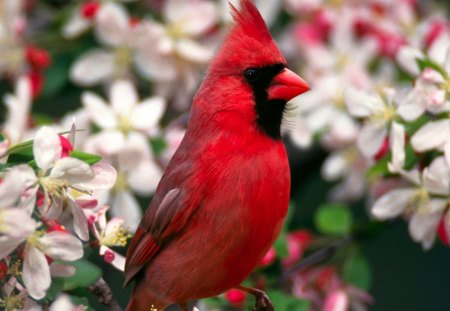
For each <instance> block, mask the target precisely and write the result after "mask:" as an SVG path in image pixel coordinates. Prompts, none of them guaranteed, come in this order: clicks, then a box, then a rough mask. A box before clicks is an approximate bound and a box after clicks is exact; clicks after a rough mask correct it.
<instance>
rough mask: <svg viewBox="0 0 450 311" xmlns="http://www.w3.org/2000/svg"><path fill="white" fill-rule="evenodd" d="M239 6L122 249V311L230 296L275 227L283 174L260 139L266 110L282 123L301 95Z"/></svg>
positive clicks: (263, 31)
mask: <svg viewBox="0 0 450 311" xmlns="http://www.w3.org/2000/svg"><path fill="white" fill-rule="evenodd" d="M240 6H241V8H240V10H237V9H236V8H234V7H232V13H233V16H234V20H235V26H234V27H233V28H232V29H231V31H230V33H229V35H228V36H227V38H226V39H225V41H224V43H223V44H222V46H221V48H220V50H219V51H218V53H217V55H216V57H215V59H214V60H213V61H212V64H211V66H210V68H209V70H208V72H207V75H206V77H205V79H204V81H203V83H202V85H201V87H200V89H199V90H198V92H197V94H196V96H195V98H194V102H193V105H192V109H191V115H190V120H189V124H188V127H187V131H186V134H185V137H184V139H183V141H182V143H181V145H180V146H179V148H178V150H177V151H176V153H175V155H174V156H173V158H172V160H171V162H170V163H169V165H168V167H167V169H166V172H165V174H164V176H163V178H162V179H161V182H160V184H159V185H158V188H157V190H156V193H155V195H154V197H153V200H152V202H151V204H150V206H149V208H148V210H147V211H146V213H145V215H144V218H143V219H142V222H141V224H140V226H139V228H138V230H137V232H136V234H135V236H134V238H133V241H132V243H131V245H130V247H129V249H128V253H127V261H126V268H125V275H126V284H127V283H129V282H130V281H131V280H135V281H136V283H135V287H134V289H133V293H132V297H131V300H130V303H129V305H128V308H127V310H128V311H133V310H149V308H150V307H151V306H152V305H153V306H154V307H155V308H158V309H164V308H165V307H166V306H167V305H169V304H172V303H180V304H182V305H185V304H186V302H187V301H189V300H192V299H199V298H204V297H209V296H215V295H218V294H220V293H222V292H224V291H226V290H228V289H230V288H232V287H236V286H239V284H240V283H241V282H242V281H243V280H244V279H245V278H246V277H247V275H248V274H249V273H250V272H251V271H252V270H253V268H254V267H255V266H256V265H257V264H258V262H259V261H260V259H261V258H262V257H263V256H264V254H265V252H266V251H267V250H268V249H269V247H270V246H271V244H272V243H273V242H274V240H275V239H276V237H277V235H278V234H279V231H280V229H281V227H282V225H283V221H284V218H285V216H286V212H287V207H288V203H289V191H290V176H289V165H288V161H287V157H286V152H285V149H284V146H283V144H282V141H281V139H279V137H277V135H268V134H267V133H273V130H272V127H273V125H272V124H269V123H270V122H272V121H273V120H272V119H273V118H272V117H271V115H270V113H271V112H270V111H271V109H272V108H270V107H272V106H276V105H280V107H275V108H274V109H275V110H274V111H275V112H276V113H275V114H280V113H281V114H282V110H283V109H284V105H285V102H286V100H289V99H290V98H292V97H293V96H292V94H294V93H295V95H298V94H300V93H302V92H304V91H306V90H307V88H308V86H307V84H306V83H305V82H304V81H303V80H301V79H300V78H299V77H297V76H295V75H293V73H292V72H290V71H288V70H287V69H284V67H285V66H286V61H285V59H284V58H283V56H282V55H281V53H280V52H279V50H278V48H277V47H276V45H275V43H274V42H273V39H272V37H271V36H270V33H269V31H268V29H267V27H266V26H265V24H264V21H263V19H262V18H261V16H260V14H259V12H258V11H257V9H256V8H255V6H254V4H253V3H252V2H251V0H241V1H240ZM274 65H276V66H275V67H274ZM249 68H258V75H261V77H260V76H258V77H257V79H256V82H255V81H253V78H249V77H247V76H245V74H247V70H248V69H249ZM260 68H262V69H260ZM264 68H265V69H264ZM267 68H268V69H267ZM273 68H275V69H273ZM272 71H273V72H272ZM266 72H267V73H266ZM266 77H267V79H266ZM269 78H270V79H269ZM246 79H247V80H246ZM265 80H267V81H266V82H267V83H266V82H264V81H265ZM263 82H264V83H263ZM266 84H267V85H266ZM275 89H277V90H276V91H274V90H275ZM288 90H289V91H288ZM293 90H294V91H293ZM272 94H274V95H273V96H272ZM280 94H281V95H280ZM261 98H262V99H261ZM272 100H273V102H272ZM256 107H257V108H256ZM267 107H269V108H267ZM267 109H269V110H268V111H269V112H267V111H266V110H267ZM277 111H278V112H277ZM266 119H267V120H266ZM278 119H280V118H278V117H277V118H275V119H274V120H275V121H276V122H280V123H281V119H280V120H278ZM266 126H267V127H268V128H270V129H271V131H268V130H266V129H265V127H266ZM277 126H278V127H279V126H280V124H275V129H276V130H279V129H278V128H277ZM276 130H275V133H276Z"/></svg>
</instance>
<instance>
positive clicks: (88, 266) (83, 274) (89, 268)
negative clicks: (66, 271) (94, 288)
mask: <svg viewBox="0 0 450 311" xmlns="http://www.w3.org/2000/svg"><path fill="white" fill-rule="evenodd" d="M70 264H71V265H73V266H74V267H75V269H76V270H75V275H73V276H70V277H67V278H65V279H64V290H72V289H75V288H79V287H88V286H89V285H91V284H93V283H95V282H96V281H97V280H98V279H99V278H100V276H101V275H102V271H101V270H100V268H99V267H97V266H96V265H94V264H93V263H91V262H89V261H87V260H86V259H80V260H77V261H74V262H71V263H70Z"/></svg>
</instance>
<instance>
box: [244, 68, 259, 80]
mask: <svg viewBox="0 0 450 311" xmlns="http://www.w3.org/2000/svg"><path fill="white" fill-rule="evenodd" d="M244 77H245V79H246V80H247V81H248V82H255V81H256V80H258V78H259V71H258V69H255V68H249V69H246V70H245V72H244Z"/></svg>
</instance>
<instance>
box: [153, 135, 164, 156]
mask: <svg viewBox="0 0 450 311" xmlns="http://www.w3.org/2000/svg"><path fill="white" fill-rule="evenodd" d="M150 144H151V146H152V150H153V153H154V154H155V155H160V154H161V153H162V152H163V151H164V150H165V149H166V148H167V143H166V141H165V140H164V139H163V138H162V137H154V138H152V139H150Z"/></svg>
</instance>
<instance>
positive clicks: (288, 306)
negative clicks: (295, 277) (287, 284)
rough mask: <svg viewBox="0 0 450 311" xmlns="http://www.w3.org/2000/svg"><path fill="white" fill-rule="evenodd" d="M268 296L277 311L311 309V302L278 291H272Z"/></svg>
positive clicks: (304, 310)
mask: <svg viewBox="0 0 450 311" xmlns="http://www.w3.org/2000/svg"><path fill="white" fill-rule="evenodd" d="M267 295H268V296H269V298H270V300H271V301H272V303H273V305H274V308H275V310H277V311H306V310H308V308H309V301H307V300H301V299H297V298H295V297H292V296H289V295H286V294H285V293H283V292H281V291H278V290H270V291H268V292H267Z"/></svg>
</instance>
